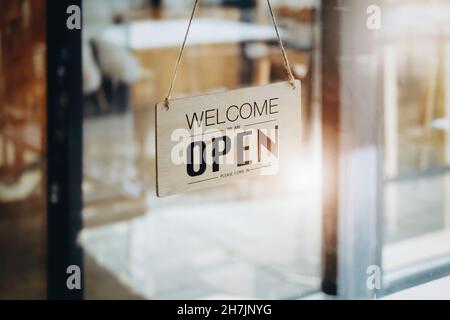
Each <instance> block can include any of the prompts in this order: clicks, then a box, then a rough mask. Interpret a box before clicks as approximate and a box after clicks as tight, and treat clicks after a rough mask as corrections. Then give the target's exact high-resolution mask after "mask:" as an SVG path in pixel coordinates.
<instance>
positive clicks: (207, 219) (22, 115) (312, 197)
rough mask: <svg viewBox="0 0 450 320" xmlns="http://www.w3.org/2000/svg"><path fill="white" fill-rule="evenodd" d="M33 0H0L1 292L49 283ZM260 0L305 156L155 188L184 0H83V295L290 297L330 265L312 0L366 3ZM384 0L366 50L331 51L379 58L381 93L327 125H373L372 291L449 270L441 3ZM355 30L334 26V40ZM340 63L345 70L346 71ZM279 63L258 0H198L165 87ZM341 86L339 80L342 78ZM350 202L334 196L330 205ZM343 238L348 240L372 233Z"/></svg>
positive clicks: (277, 76) (42, 288)
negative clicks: (298, 88)
mask: <svg viewBox="0 0 450 320" xmlns="http://www.w3.org/2000/svg"><path fill="white" fill-rule="evenodd" d="M45 2H46V1H45V0H20V1H16V0H2V1H1V3H0V8H1V9H0V18H1V20H0V298H38V299H41V298H46V294H47V293H46V292H47V284H46V268H47V265H46V264H47V251H46V248H47V244H46V241H47V240H46V239H47V237H46V234H47V233H46V232H47V230H46V225H47V224H46V221H47V213H46V212H47V211H46V203H47V197H48V195H47V192H46V190H47V187H46V170H47V169H46V144H47V141H46V130H47V124H46V119H47V107H46V106H47V102H46V94H47V91H46V89H47V88H46V60H45V59H46V58H45V57H46V38H45V35H46V31H45ZM271 3H272V5H273V7H274V9H275V13H276V16H277V18H278V23H279V26H280V28H281V29H282V37H283V40H284V43H285V46H286V49H287V54H288V57H289V61H290V63H291V67H292V70H293V72H294V75H295V77H296V78H298V79H300V80H301V82H302V106H301V112H302V123H301V127H302V137H301V143H299V145H298V148H299V149H300V150H302V154H303V156H302V162H301V163H297V164H293V167H292V172H293V174H292V176H291V177H289V179H286V178H273V177H256V178H252V179H247V180H242V181H239V182H238V183H233V184H229V185H225V186H221V187H217V188H211V189H208V190H202V191H198V192H192V193H188V194H183V195H178V196H172V197H168V198H162V199H159V198H157V197H156V195H155V168H154V166H155V146H154V133H155V127H154V122H155V119H154V106H155V104H156V103H157V102H160V101H162V100H163V99H164V97H165V95H166V93H167V90H168V87H169V81H170V77H171V75H172V71H173V68H174V65H175V62H176V58H177V56H178V52H179V48H180V44H181V42H182V39H183V36H184V32H185V28H186V25H187V17H189V14H190V12H191V10H192V5H193V1H185V0H83V32H82V41H81V43H80V46H82V59H83V62H82V66H81V69H82V70H81V71H82V76H83V92H82V95H83V99H82V101H83V103H82V105H80V106H79V108H82V112H83V114H84V118H83V152H82V155H81V156H82V164H83V176H82V178H83V184H82V191H83V210H82V218H83V229H82V230H81V231H80V234H79V237H78V243H79V245H80V246H81V247H82V249H83V255H84V268H83V274H84V285H85V287H84V295H85V298H86V299H108V298H112V299H119V298H120V299H122V298H123V299H130V298H137V299H210V298H262V299H296V298H302V297H309V296H311V295H313V294H315V293H319V292H320V291H321V290H322V285H323V270H324V269H327V266H329V264H330V262H329V260H328V259H329V258H328V256H327V255H324V254H323V253H324V250H326V249H324V246H325V242H326V234H325V235H324V234H323V230H324V229H323V225H324V224H326V223H327V220H326V219H327V215H324V210H325V209H326V208H327V206H326V205H324V203H323V202H324V197H323V190H324V188H326V186H324V183H325V184H326V178H325V179H324V174H323V169H322V168H323V167H322V162H323V160H324V159H325V161H328V160H330V157H325V158H324V157H323V147H324V143H325V144H326V143H327V140H326V139H327V136H326V135H323V130H324V127H323V126H324V121H323V119H324V113H323V112H328V111H327V110H328V108H327V106H325V105H324V102H323V101H324V100H323V99H322V98H323V95H324V92H323V90H324V89H323V86H322V84H323V80H324V79H326V78H327V77H328V74H327V73H326V72H327V70H329V69H327V67H324V68H323V66H324V65H326V64H327V60H326V59H327V55H324V54H323V47H325V46H324V45H323V44H324V43H323V37H322V35H323V34H324V32H326V30H328V29H324V26H328V27H329V26H333V23H334V22H333V21H324V19H326V18H327V17H328V16H327V15H326V14H324V12H326V11H324V10H325V9H326V10H335V11H336V12H341V11H345V9H346V6H347V5H349V6H350V7H351V8H354V7H355V6H357V7H358V8H362V11H360V15H361V17H362V19H363V20H364V21H365V20H366V18H367V12H366V10H365V9H366V7H367V6H366V7H364V6H363V5H354V3H355V1H352V0H349V1H330V2H328V1H319V0H272V1H271ZM382 9H383V10H382V20H381V23H382V24H381V29H380V30H377V31H375V32H374V35H373V38H374V39H375V40H374V43H375V45H373V48H372V49H371V54H370V55H369V56H364V57H362V58H361V56H358V55H356V56H351V57H350V56H345V55H343V56H342V57H341V58H342V59H340V60H339V61H343V62H342V63H344V65H345V63H350V64H351V65H358V63H360V62H361V61H362V68H365V69H371V70H372V71H373V75H374V76H373V77H372V78H371V81H370V83H376V88H377V90H372V89H370V90H372V91H371V94H372V95H373V96H374V97H375V98H376V101H377V103H375V104H372V103H366V102H365V101H364V100H363V101H357V102H354V103H358V105H359V106H360V108H361V110H362V111H360V112H359V113H352V112H351V111H347V112H346V111H343V112H342V115H339V116H338V118H337V120H336V123H338V124H339V125H340V126H341V130H340V132H339V133H337V132H336V133H335V135H336V136H339V135H340V134H342V136H345V135H346V133H348V132H350V133H355V132H356V131H355V130H356V129H354V127H353V126H352V125H348V123H350V122H346V119H352V115H354V114H358V117H359V116H360V117H361V118H364V117H365V116H366V115H367V117H369V118H368V119H365V120H364V121H361V122H368V123H371V127H372V129H367V130H374V131H377V132H378V133H379V136H378V138H377V139H375V141H376V142H375V150H376V152H377V156H378V158H377V162H376V164H375V166H377V167H378V168H380V172H379V173H377V174H379V176H380V178H379V179H375V180H365V179H364V178H363V177H361V181H359V183H360V184H361V185H362V186H363V187H362V189H364V188H366V186H367V188H373V190H378V193H377V194H376V195H375V196H373V197H376V198H377V199H376V201H377V202H379V204H380V205H379V206H377V208H376V210H375V211H376V213H375V214H376V216H377V217H378V218H379V221H378V223H379V224H380V226H379V229H378V231H379V233H380V234H378V236H377V237H376V238H374V240H373V241H372V242H373V243H375V246H376V251H377V252H379V253H380V255H381V256H380V257H379V260H378V261H379V262H380V263H381V267H382V270H383V274H384V280H385V282H384V283H385V284H386V290H385V292H384V293H390V292H393V291H396V290H398V289H399V288H404V287H408V286H413V285H415V284H417V283H423V282H426V281H429V280H431V279H435V278H436V277H438V276H442V275H448V274H450V268H448V266H449V265H450V264H449V262H450V261H449V260H450V174H449V169H450V39H449V34H450V3H449V2H447V1H425V0H424V1H419V0H390V1H383V3H382ZM342 24H343V23H342ZM339 28H340V25H336V26H335V29H337V30H338V29H339ZM324 30H325V31H324ZM330 32H331V30H330ZM334 32H336V31H334ZM364 32H371V31H368V30H365V31H364ZM336 34H337V35H338V36H337V37H341V35H342V34H341V33H339V32H337V33H336ZM343 34H345V33H343ZM355 34H356V35H361V34H364V33H363V32H359V31H355ZM345 37H347V38H345ZM351 37H352V35H351V34H349V33H347V35H346V36H345V35H342V38H343V39H344V40H343V41H342V43H343V45H342V46H345V43H346V42H345V39H347V40H348V38H351ZM338 40H339V39H338ZM358 40H360V39H358V38H357V37H356V36H355V39H354V41H355V42H356V47H357V46H358ZM336 41H337V40H336ZM361 41H363V40H361ZM325 45H326V43H325ZM352 45H353V44H352ZM349 57H350V58H349ZM360 58H361V59H362V60H358V59H360ZM364 59H366V60H364ZM346 72H347V71H346V69H344V68H343V69H342V70H340V81H342V83H343V84H342V85H341V86H342V87H345V85H346V84H345V79H346ZM349 74H350V71H349ZM284 79H285V71H284V67H283V62H282V59H281V55H280V51H279V48H278V44H277V40H276V34H275V31H274V30H273V26H272V25H271V20H270V15H269V10H268V8H267V3H266V1H265V0H245V1H244V0H241V1H233V0H209V1H208V0H205V1H200V6H199V10H198V12H197V15H196V18H195V20H194V21H193V25H192V29H191V33H190V35H189V38H188V42H187V48H186V51H185V56H184V60H183V62H182V65H181V69H180V72H179V75H178V78H177V83H176V86H175V89H174V95H173V96H177V97H182V96H187V95H192V94H199V93H204V92H213V91H223V90H229V89H234V88H239V87H245V86H256V85H263V84H268V83H271V82H276V81H283V80H284ZM367 83H368V82H367ZM367 83H366V84H367ZM364 84H365V82H360V84H359V85H361V86H364ZM336 85H337V84H336ZM368 88H369V87H368ZM370 88H371V87H370ZM352 89H354V90H355V92H356V91H357V90H358V87H355V88H352V87H350V89H349V90H350V91H351V90H352ZM341 90H343V91H341V93H342V96H345V95H346V94H347V93H346V91H345V90H347V89H341ZM355 94H356V95H358V93H355ZM367 99H369V97H367ZM364 108H371V109H370V110H369V109H364ZM349 110H352V109H351V108H350V109H349ZM372 113H376V114H378V115H379V118H377V119H371V116H370V115H371V114H372ZM327 114H329V113H327ZM354 118H355V119H353V121H358V119H357V116H354ZM351 123H353V122H351ZM325 124H326V123H325ZM347 129H348V130H347ZM360 130H362V131H361V132H365V130H366V129H365V128H362V129H360ZM345 139H346V138H345ZM348 139H350V140H352V139H354V140H356V139H357V138H353V135H350V136H349V137H348ZM360 149H361V150H362V149H364V148H360ZM356 151H358V150H356ZM352 152H354V151H352ZM354 153H355V154H357V152H354ZM352 154H353V153H352ZM340 156H341V155H340V154H339V153H338V154H335V155H334V156H333V157H332V159H331V160H332V161H334V160H335V159H338V158H339V157H340ZM352 159H353V160H352V161H359V162H351V163H350V164H349V165H352V166H357V167H358V168H360V167H361V168H363V167H364V165H365V164H366V163H365V162H364V158H358V157H355V158H352ZM355 159H356V160H355ZM336 161H337V160H336ZM346 163H347V162H345V161H344V162H343V164H342V167H341V168H340V170H343V171H344V172H345V170H346ZM344 176H345V175H344ZM325 177H326V176H325ZM356 179H358V177H356ZM341 182H342V183H343V184H345V181H341ZM342 190H343V191H342V192H343V193H344V192H347V190H349V189H347V188H346V187H345V186H344V187H343V188H342ZM343 199H347V200H346V201H348V202H350V203H351V204H353V203H354V206H359V208H360V210H358V212H359V214H361V215H364V214H366V212H367V214H369V213H368V211H370V210H372V209H371V208H369V209H367V210H366V206H370V204H369V203H371V202H370V201H372V199H371V200H370V201H368V202H367V203H364V199H362V198H359V194H358V192H353V191H352V193H348V194H347V193H346V194H345V195H344V196H343ZM361 199H362V200H361ZM347 205H348V204H347V203H345V201H342V202H341V206H342V207H341V209H340V210H343V211H345V210H346V208H347ZM324 208H325V209H324ZM341 216H342V217H345V212H344V213H341ZM324 220H325V221H324ZM374 223H376V222H374ZM361 233H363V232H361ZM346 237H351V238H352V239H351V241H354V242H358V241H359V239H360V238H365V237H370V234H353V233H348V234H346ZM324 239H325V240H324ZM370 240H371V239H368V240H367V241H370ZM361 241H362V242H364V241H365V240H364V239H362V240H361ZM342 243H344V244H346V243H347V242H346V241H341V244H342ZM352 243H353V242H352ZM368 250H369V249H368ZM341 252H342V255H344V253H345V252H350V251H346V250H342V251H341ZM341 259H346V261H355V260H358V257H357V256H354V255H351V254H350V255H348V256H344V257H341ZM355 263H356V262H355ZM433 266H437V267H436V268H433ZM363 267H364V268H366V267H367V266H365V265H364V266H363ZM430 270H434V271H430ZM398 279H403V280H404V281H403V282H401V284H399V282H398V281H397V280H398ZM405 279H406V280H405Z"/></svg>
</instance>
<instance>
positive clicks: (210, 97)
mask: <svg viewBox="0 0 450 320" xmlns="http://www.w3.org/2000/svg"><path fill="white" fill-rule="evenodd" d="M198 2H199V0H195V2H194V7H193V8H192V13H191V18H190V19H189V24H188V27H187V30H186V34H185V36H184V40H183V44H182V45H181V50H180V54H179V56H178V59H177V62H176V64H175V69H174V72H173V76H172V81H171V84H170V88H169V92H168V94H167V97H166V99H165V101H164V102H161V103H159V104H157V105H156V192H157V195H158V196H159V197H163V196H167V195H171V194H175V193H180V192H187V191H191V190H196V189H200V188H205V187H210V186H215V185H220V184H224V183H227V182H231V181H234V180H236V179H240V178H242V177H247V176H252V175H258V174H259V175H269V174H276V173H278V172H279V169H280V168H281V169H283V168H284V170H285V171H288V170H287V168H288V166H285V163H288V162H289V161H290V160H289V159H295V156H294V157H293V155H295V154H297V153H298V149H299V142H300V141H299V139H300V108H301V88H300V81H298V80H295V79H294V76H293V74H292V71H291V68H290V65H289V61H288V58H287V55H286V51H285V50H284V47H283V42H282V41H281V37H280V33H279V31H278V27H277V23H276V20H275V16H274V13H273V10H272V6H271V4H270V0H267V5H268V7H269V11H270V15H271V17H272V22H273V26H274V28H275V31H276V34H277V37H278V42H279V45H280V50H281V52H282V54H283V62H284V66H285V68H286V73H287V74H288V77H289V81H286V82H281V83H275V84H270V85H266V86H259V87H253V88H246V89H239V90H234V91H228V92H223V93H214V94H207V95H204V96H199V97H190V98H183V99H178V100H172V99H171V98H170V97H171V94H172V90H173V87H174V84H175V79H176V76H177V72H178V68H179V66H180V63H181V58H182V56H183V52H184V48H185V46H186V40H187V37H188V34H189V30H190V27H191V23H192V20H193V18H194V15H195V11H196V8H197V6H198ZM288 173H289V172H288Z"/></svg>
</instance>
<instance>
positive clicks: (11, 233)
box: [0, 0, 47, 299]
mask: <svg viewBox="0 0 450 320" xmlns="http://www.w3.org/2000/svg"><path fill="white" fill-rule="evenodd" d="M45 57H46V43H45V1H44V0H21V1H17V0H2V1H1V2H0V256H1V258H0V261H1V263H0V284H1V285H0V299H45V298H46V290H47V288H46V201H45V199H46V187H45V176H46V175H45V145H46V138H45V137H46V130H45V123H46V115H47V113H46V112H47V111H46V109H47V108H46V66H45V64H46V62H45V59H46V58H45Z"/></svg>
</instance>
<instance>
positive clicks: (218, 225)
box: [81, 116, 321, 299]
mask: <svg viewBox="0 0 450 320" xmlns="http://www.w3.org/2000/svg"><path fill="white" fill-rule="evenodd" d="M85 130H86V134H85V136H86V137H89V139H88V140H86V142H85V151H86V154H85V156H87V159H88V162H87V163H88V164H89V165H88V166H85V167H86V168H88V170H94V171H95V170H97V168H98V170H99V171H101V170H105V168H108V165H110V163H111V162H110V161H107V165H105V166H101V163H102V161H104V160H102V159H112V158H113V159H115V161H117V159H122V163H120V161H118V163H117V164H116V166H117V167H119V168H121V167H124V165H123V163H124V162H128V166H134V169H127V170H126V171H124V172H121V173H122V176H121V177H120V178H121V179H122V180H121V181H122V184H123V182H124V180H127V179H128V181H130V182H133V181H134V182H135V183H138V182H137V181H138V180H139V179H136V176H138V177H139V178H141V182H142V180H147V182H148V184H147V192H146V193H145V198H144V199H145V201H146V203H147V206H148V210H147V212H146V213H145V214H143V215H141V216H139V217H137V218H134V219H124V220H123V221H122V222H116V223H111V224H104V225H102V226H98V227H95V228H86V229H84V231H83V234H82V237H81V239H82V244H83V247H84V248H85V250H86V253H87V254H89V256H90V257H92V258H93V260H95V262H96V263H97V264H98V265H99V266H102V267H103V268H105V269H106V270H108V272H110V273H111V274H113V275H114V276H115V277H116V278H118V279H119V281H120V282H121V283H122V284H124V285H125V286H127V287H128V288H130V290H132V291H134V292H136V293H137V294H139V295H140V296H142V297H143V298H148V299H164V298H168V299H176V298H193V299H201V298H208V297H223V296H226V297H245V298H267V299H272V298H297V297H300V296H302V295H305V294H308V293H310V292H314V291H316V290H317V289H318V288H319V283H320V278H319V275H320V236H321V235H320V227H321V214H320V184H318V183H311V181H308V180H307V179H304V181H301V180H302V179H301V177H300V178H299V179H298V181H296V182H294V184H296V185H295V186H290V188H296V190H295V192H292V191H291V192H286V191H288V190H291V189H289V188H287V189H286V188H285V187H283V186H282V184H283V183H282V182H280V181H277V182H275V183H273V181H271V180H267V178H257V179H253V180H250V181H243V182H240V183H236V184H232V185H227V186H223V187H219V188H213V189H211V190H206V191H201V192H195V193H190V194H186V195H179V196H173V197H169V198H163V199H158V198H157V197H156V196H155V191H154V180H153V179H154V174H153V173H152V170H148V168H151V166H152V165H153V164H152V160H151V159H152V158H153V157H154V149H153V146H152V138H149V139H148V144H147V148H146V151H145V154H146V158H147V159H146V163H147V166H148V168H147V169H146V170H145V173H147V174H148V176H146V177H145V175H139V174H138V173H137V171H138V170H139V169H138V166H136V165H134V163H133V161H132V160H131V161H130V160H129V159H130V158H131V159H132V156H130V155H135V154H138V153H137V152H136V150H135V149H133V148H134V144H133V140H132V139H131V140H130V136H132V134H133V132H131V133H130V130H133V127H132V119H130V118H129V116H125V117H117V116H111V117H107V118H103V119H94V120H89V121H87V123H86V125H85ZM111 130H112V131H111ZM97 132H98V134H97ZM149 132H150V135H151V130H150V131H149ZM119 133H120V134H119ZM135 134H136V133H135ZM97 136H98V137H99V139H101V141H102V144H101V147H100V148H99V147H97V148H96V147H95V146H93V145H92V143H93V144H94V145H95V144H96V143H97V141H95V139H94V138H93V137H97ZM110 139H112V140H110ZM108 140H109V141H108ZM112 142H113V143H112ZM108 145H113V146H114V148H112V149H109V150H108V149H107V146H108ZM102 149H103V151H102ZM121 150H122V151H121ZM90 151H92V152H90ZM311 151H312V152H311V153H309V154H310V155H311V157H310V158H308V159H307V160H306V161H305V165H306V166H308V165H310V167H309V168H308V169H309V174H310V175H314V174H316V175H315V176H313V177H312V178H313V179H314V181H320V176H319V175H317V174H318V172H319V171H318V168H319V167H320V162H318V161H315V162H314V161H313V160H314V159H317V157H318V156H319V155H318V153H317V151H318V148H316V149H314V148H311ZM108 152H109V153H111V152H113V153H115V155H114V156H113V157H112V156H108V154H107V153H108ZM124 154H127V155H128V156H130V157H128V158H127V157H125V156H124ZM314 157H315V158H314ZM305 159H306V157H305ZM137 163H139V162H137ZM313 163H314V164H315V165H312V166H311V164H313ZM98 164H100V165H98ZM133 170H137V171H133ZM85 172H86V171H85ZM88 172H89V171H88ZM100 175H101V174H100ZM310 178H311V177H310ZM258 179H261V180H258ZM144 183H145V182H144ZM273 193H274V194H275V195H272V196H271V194H273ZM299 194H300V195H301V196H298V195H299ZM86 272H88V273H89V272H90V270H89V269H87V270H86ZM96 285H97V283H96V282H95V281H94V282H93V283H87V286H88V287H89V286H96ZM88 292H89V290H88ZM97 292H98V290H97ZM100 297H101V296H100ZM88 298H89V297H88Z"/></svg>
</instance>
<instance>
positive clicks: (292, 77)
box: [164, 0, 295, 110]
mask: <svg viewBox="0 0 450 320" xmlns="http://www.w3.org/2000/svg"><path fill="white" fill-rule="evenodd" d="M198 2H199V0H195V3H194V7H193V8H192V13H191V17H190V19H189V23H188V26H187V29H186V34H185V35H184V39H183V44H182V45H181V49H180V53H179V55H178V59H177V63H176V64H175V69H174V70H173V75H172V80H171V82H170V87H169V92H168V93H167V96H166V98H165V100H164V105H165V108H166V110H169V100H170V98H171V95H172V91H173V87H174V85H175V80H176V78H177V74H178V69H179V68H180V64H181V59H182V57H183V53H184V48H185V47H186V41H187V37H188V35H189V31H190V29H191V24H192V20H194V16H195V12H196V11H197V7H198ZM267 5H268V6H269V11H270V16H271V17H272V22H273V26H274V28H275V32H276V34H277V38H278V44H279V46H280V49H281V52H282V54H283V62H284V68H285V69H286V72H287V74H288V77H289V82H290V84H291V86H292V88H294V89H295V78H294V75H293V74H292V70H291V66H290V64H289V60H288V57H287V54H286V50H285V49H284V45H283V41H282V40H281V36H280V32H279V31H278V25H277V21H276V18H275V14H274V13H273V10H272V5H271V4H270V0H267Z"/></svg>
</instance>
